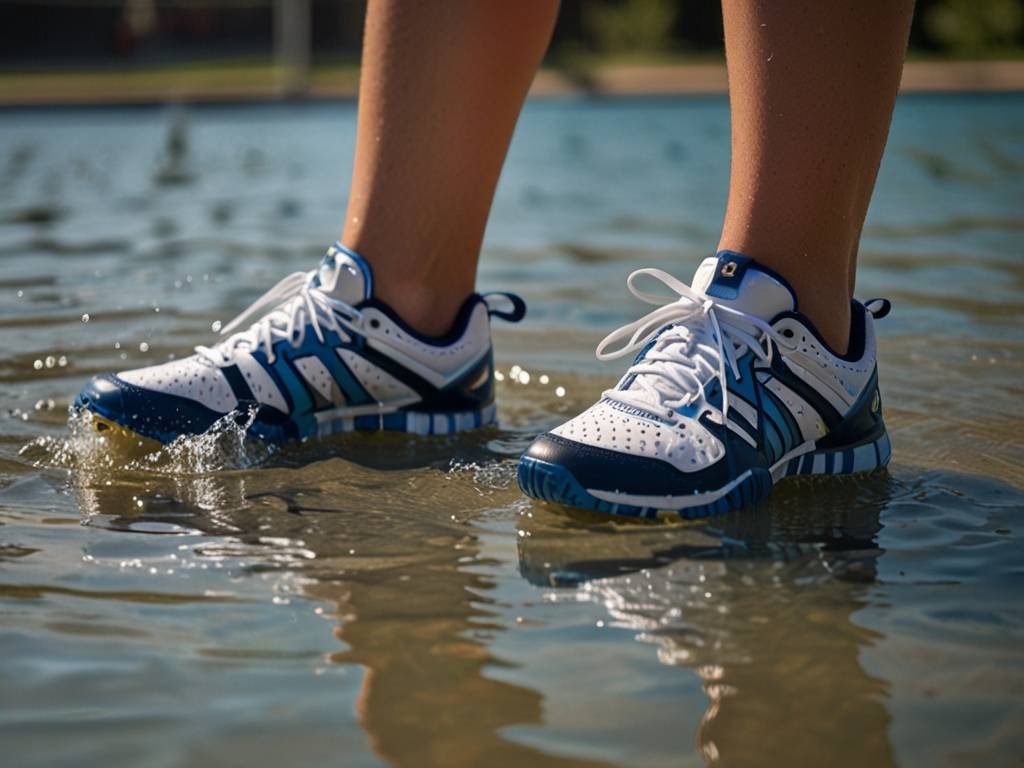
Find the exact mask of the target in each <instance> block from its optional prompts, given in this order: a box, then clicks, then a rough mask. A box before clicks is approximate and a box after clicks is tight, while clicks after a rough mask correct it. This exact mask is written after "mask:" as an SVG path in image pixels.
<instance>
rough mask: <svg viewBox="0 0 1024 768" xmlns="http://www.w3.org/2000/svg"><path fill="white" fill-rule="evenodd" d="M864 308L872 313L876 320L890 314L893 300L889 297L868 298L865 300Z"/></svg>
mask: <svg viewBox="0 0 1024 768" xmlns="http://www.w3.org/2000/svg"><path fill="white" fill-rule="evenodd" d="M864 309H866V310H867V311H868V312H870V313H871V316H872V317H873V318H875V320H881V319H882V318H883V317H885V316H886V315H888V314H889V311H890V310H891V309H892V302H890V301H889V300H888V299H868V300H867V301H865V302H864Z"/></svg>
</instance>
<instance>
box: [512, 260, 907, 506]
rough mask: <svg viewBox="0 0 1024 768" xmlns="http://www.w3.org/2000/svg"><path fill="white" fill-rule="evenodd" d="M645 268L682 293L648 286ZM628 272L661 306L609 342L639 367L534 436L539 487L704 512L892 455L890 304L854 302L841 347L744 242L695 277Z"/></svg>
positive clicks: (596, 499)
mask: <svg viewBox="0 0 1024 768" xmlns="http://www.w3.org/2000/svg"><path fill="white" fill-rule="evenodd" d="M643 275H647V276H649V277H653V278H656V279H658V280H660V281H661V282H663V283H664V284H665V285H667V286H668V287H669V288H670V289H672V290H673V291H674V292H675V293H676V294H678V299H677V300H675V301H672V300H671V299H665V298H661V297H659V296H657V295H652V294H649V293H646V292H644V291H642V290H640V289H638V288H637V287H636V286H635V281H636V279H637V278H639V277H640V276H643ZM628 282H629V288H630V290H631V291H632V293H633V294H634V295H636V296H637V297H638V298H640V299H642V300H644V301H647V302H648V303H651V304H659V305H661V306H659V307H658V308H657V309H655V310H654V311H652V312H651V313H650V314H648V315H647V316H646V317H643V318H641V319H640V320H637V321H636V322H634V323H631V324H629V325H627V326H624V327H623V328H620V329H618V330H617V331H615V332H613V333H612V334H610V335H609V336H607V337H606V338H605V339H604V340H603V341H602V342H601V344H600V345H598V349H597V356H598V358H600V359H611V358H616V357H621V356H623V355H627V354H632V353H637V354H636V358H635V360H634V362H633V365H632V366H630V368H629V370H628V371H626V375H625V376H623V378H622V379H621V380H620V381H619V383H618V384H617V385H616V386H615V387H614V388H613V389H609V390H607V391H606V392H605V393H604V394H603V395H602V397H601V399H600V400H599V401H598V402H597V403H596V404H595V405H593V406H591V407H590V408H588V409H587V410H586V411H584V412H583V413H581V414H580V415H579V416H577V417H576V418H574V419H571V420H570V421H568V422H566V423H565V424H562V425H561V426H560V427H557V428H556V429H554V430H552V431H551V432H548V433H547V434H544V435H541V436H540V437H538V438H537V439H536V440H535V441H534V442H533V444H532V445H531V446H530V447H529V449H528V450H527V451H526V453H525V454H524V456H523V458H522V459H521V460H520V463H519V471H518V477H519V485H520V487H521V488H522V489H523V492H524V493H526V494H527V495H528V496H532V497H534V498H536V499H542V500H545V501H552V502H556V503H559V504H565V505H568V506H572V507H581V508H584V509H592V510H597V511H601V512H610V513H615V514H620V515H630V516H638V517H652V518H653V517H658V516H661V514H662V513H667V514H668V515H669V516H676V515H678V516H682V517H687V518H692V517H703V516H705V515H710V514H716V513H720V512H725V511H727V510H730V509H734V508H738V507H741V506H744V505H746V504H750V503H752V502H754V501H757V500H758V499H761V498H763V497H764V496H766V495H767V494H768V493H769V491H770V490H771V488H772V485H773V484H774V483H775V482H777V481H779V480H781V479H782V478H785V477H790V476H793V475H842V474H850V473H854V472H866V471H869V470H872V469H875V468H877V467H881V466H883V465H885V464H886V463H887V462H888V461H889V455H890V444H889V437H888V435H887V433H886V430H885V424H884V422H883V421H882V406H881V398H880V397H879V393H878V373H877V366H876V360H875V358H876V351H875V334H874V327H873V318H876V317H884V316H885V315H886V314H887V313H888V311H889V302H888V301H885V300H884V299H875V300H873V301H870V302H867V304H866V305H865V304H861V303H859V302H856V301H854V302H853V305H852V316H853V317H852V330H851V334H850V345H849V350H848V352H847V353H846V354H844V355H839V354H836V353H835V352H834V351H832V350H831V349H829V347H828V345H827V344H826V343H825V342H824V341H822V339H821V336H820V335H819V334H818V332H817V331H816V330H815V328H814V326H813V325H812V324H811V322H810V321H809V320H808V319H807V318H806V317H804V316H803V315H801V314H800V313H799V312H798V311H797V302H796V296H795V295H794V293H793V291H792V289H791V288H790V287H789V285H788V284H787V283H786V281H785V280H784V279H783V278H782V277H780V276H779V275H777V274H775V273H774V272H772V271H771V270H769V269H766V268H764V267H762V266H760V265H758V264H757V263H756V262H754V261H753V260H751V259H749V258H747V257H745V256H742V255H740V254H738V253H733V252H729V251H722V252H721V253H719V254H718V255H717V256H715V257H712V258H708V259H705V260H704V262H703V263H702V264H701V265H700V267H699V268H698V269H697V273H696V276H695V277H694V281H693V286H692V287H690V286H687V285H685V284H683V283H682V282H680V281H679V280H677V279H675V278H674V277H672V276H671V275H668V274H666V273H665V272H662V271H661V270H658V269H641V270H638V271H636V272H634V273H633V274H632V275H630V277H629V281H628ZM667 301H668V302H671V303H664V302H667ZM617 342H624V345H623V346H622V347H620V348H619V349H617V350H615V351H608V349H609V347H610V346H611V345H613V344H615V343H617Z"/></svg>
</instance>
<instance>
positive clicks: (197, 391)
mask: <svg viewBox="0 0 1024 768" xmlns="http://www.w3.org/2000/svg"><path fill="white" fill-rule="evenodd" d="M117 377H118V378H119V379H121V380H122V381H125V382H127V383H128V384H131V385H133V386H136V387H139V388H141V389H148V390H153V391H156V392H163V393H165V394H168V395H177V396H178V397H185V398H188V399H190V400H195V401H196V402H198V403H201V404H203V405H205V406H206V407H207V408H209V409H211V410H214V411H217V412H218V413H227V412H228V411H230V410H233V409H234V408H235V406H236V405H238V399H237V398H236V397H235V393H234V392H232V391H231V386H230V385H229V384H228V382H227V379H225V378H224V375H223V374H222V373H221V371H220V369H219V368H217V367H216V366H214V365H211V364H210V363H209V362H207V361H206V360H204V359H203V358H200V357H199V356H198V355H192V356H191V357H186V358H182V359H181V360H172V361H170V362H168V363H162V364H160V365H151V366H149V367H147V368H137V369H135V370H132V371H122V372H121V373H118V374H117Z"/></svg>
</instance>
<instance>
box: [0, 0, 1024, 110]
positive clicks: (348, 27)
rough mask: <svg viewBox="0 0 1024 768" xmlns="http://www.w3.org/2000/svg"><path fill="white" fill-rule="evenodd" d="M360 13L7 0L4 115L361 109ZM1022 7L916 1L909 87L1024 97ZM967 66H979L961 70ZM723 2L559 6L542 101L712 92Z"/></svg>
mask: <svg viewBox="0 0 1024 768" xmlns="http://www.w3.org/2000/svg"><path fill="white" fill-rule="evenodd" d="M364 10H365V1H364V0H3V2H2V3H0V104H4V103H6V104H25V103H61V102H74V103H90V102H91V103H95V102H101V103H124V102H138V101H143V102H145V101H162V100H166V99H168V98H173V99H181V98H189V99H194V100H239V99H249V98H264V99H266V98H278V97H286V98H304V97H312V98H337V97H349V96H352V95H354V93H355V89H356V84H357V75H358V57H359V48H360V38H361V34H362V21H363V14H364ZM1022 54H1024V0H919V1H918V3H917V13H916V17H915V20H914V27H913V32H912V34H911V40H910V60H911V66H910V67H909V68H908V72H907V78H906V81H905V86H906V87H909V88H911V89H917V90H959V89H963V88H970V89H979V88H982V89H986V90H992V89H998V90H1005V89H1010V88H1020V87H1021V78H1020V74H1019V73H1020V67H1018V66H1009V62H1013V63H1014V64H1016V62H1017V61H1018V60H1021V59H1022ZM965 62H969V64H965ZM722 63H723V53H722V20H721V10H720V7H719V3H718V0H679V1H678V2H674V1H673V0H563V2H562V11H561V15H560V18H559V22H558V25H557V28H556V29H555V35H554V41H553V43H552V46H551V49H550V52H549V54H548V59H547V62H546V65H547V66H546V68H545V71H544V72H543V73H542V74H541V76H540V77H539V78H538V81H537V84H536V86H535V92H536V93H561V92H566V91H578V90H583V91H597V92H636V93H675V92H702V91H704V92H715V91H720V90H722V89H723V88H724V86H725V80H724V74H723V72H722Z"/></svg>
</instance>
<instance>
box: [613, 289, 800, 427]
mask: <svg viewBox="0 0 1024 768" xmlns="http://www.w3.org/2000/svg"><path fill="white" fill-rule="evenodd" d="M645 275H646V276H648V277H652V278H655V279H656V280H659V281H660V282H662V283H663V284H664V285H666V286H668V288H670V289H671V290H672V291H674V292H675V294H676V296H669V297H665V296H661V295H658V294H653V293H649V292H647V291H644V290H642V289H640V288H638V287H637V286H636V281H637V279H638V278H640V277H642V276H645ZM626 283H627V285H628V286H629V290H630V293H632V294H633V295H634V296H636V297H637V298H638V299H640V300H641V301H644V302H646V303H648V304H657V305H659V306H658V308H657V309H655V310H653V311H651V312H650V313H648V314H647V315H644V316H643V317H641V318H640V319H639V320H636V321H634V322H632V323H629V324H627V325H624V326H622V327H621V328H618V329H617V330H615V331H612V332H611V333H610V334H608V335H607V336H605V338H604V339H602V340H601V343H600V344H598V345H597V357H598V359H599V360H613V359H616V358H619V357H623V356H625V355H628V354H632V353H635V352H638V351H639V350H644V351H643V352H642V354H640V356H639V357H638V358H637V359H636V361H635V362H634V363H633V365H632V366H630V367H629V369H628V370H627V371H626V375H625V377H623V379H622V381H626V380H628V379H630V378H631V377H633V380H632V382H631V384H630V387H629V389H609V390H606V391H605V392H604V397H605V398H607V399H609V400H614V401H617V402H619V403H621V404H623V405H627V406H631V407H634V408H639V409H642V410H646V411H650V410H651V408H652V405H653V406H654V408H655V409H656V410H657V411H658V415H659V416H662V415H664V416H665V417H666V418H667V419H669V420H670V421H673V420H674V418H675V409H676V408H681V407H684V406H686V405H688V404H690V403H692V402H694V401H695V400H696V399H697V398H698V397H702V396H703V395H704V393H705V390H707V389H708V385H709V384H710V383H711V382H713V381H719V382H721V390H722V407H721V408H720V409H717V410H719V412H720V414H721V418H722V423H723V424H724V423H725V417H726V416H727V415H728V413H729V389H728V387H727V386H726V367H727V366H728V368H729V369H730V370H731V371H732V374H733V377H734V378H735V379H736V381H740V380H741V379H742V375H741V372H740V369H739V365H738V360H739V358H740V357H742V356H743V354H744V352H745V351H746V350H750V351H751V352H753V353H754V355H756V356H757V358H758V359H759V360H762V361H763V362H765V363H767V364H771V361H772V345H771V344H770V343H769V344H766V343H765V342H766V341H767V340H769V339H770V340H772V341H775V343H776V344H778V345H779V346H780V347H784V348H787V349H788V348H791V345H790V344H789V343H788V342H787V341H786V340H785V339H784V338H783V337H782V335H781V334H780V333H779V332H778V331H776V330H775V329H774V328H772V326H771V325H769V324H768V323H766V322H765V321H764V320H762V319H761V318H759V317H755V316H753V315H750V314H747V313H746V312H743V311H741V310H738V309H735V308H733V307H729V306H727V305H725V304H723V303H721V302H718V301H716V300H715V299H714V298H712V297H710V296H707V295H705V294H703V293H701V292H700V291H697V290H694V289H693V288H691V287H690V286H688V285H686V284H685V283H683V282H682V281H680V280H677V279H676V278H674V277H672V275H670V274H668V273H667V272H664V271H663V270H660V269H638V270H636V271H635V272H633V273H632V274H631V275H630V276H629V278H628V280H627V281H626ZM627 338H628V339H629V340H628V342H626V343H625V344H624V345H623V346H621V347H619V348H618V349H613V350H609V347H611V346H612V345H613V344H615V343H616V342H619V341H622V340H623V339H627ZM648 345H650V347H649V348H647V347H648ZM620 386H621V383H620ZM709 405H710V404H709ZM711 407H712V408H713V406H711Z"/></svg>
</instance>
